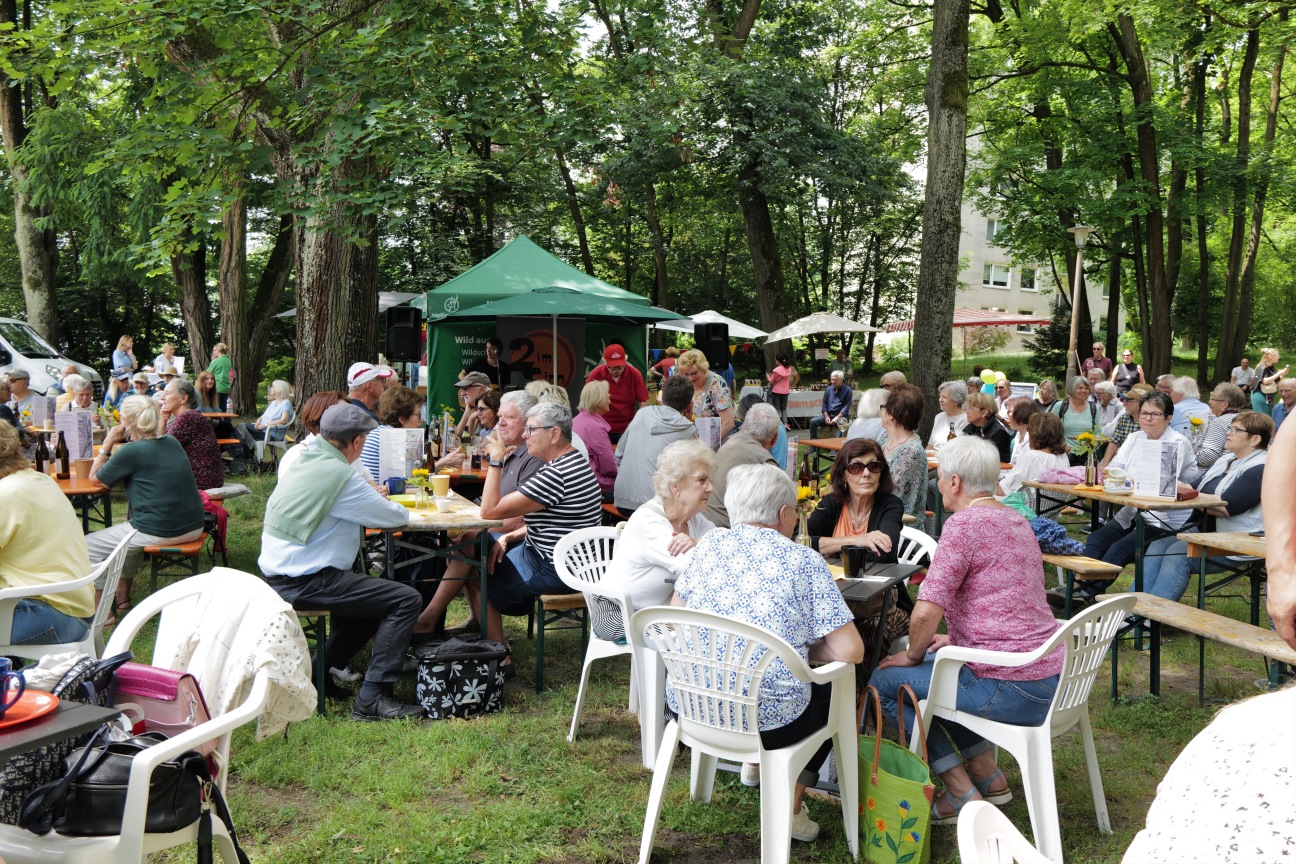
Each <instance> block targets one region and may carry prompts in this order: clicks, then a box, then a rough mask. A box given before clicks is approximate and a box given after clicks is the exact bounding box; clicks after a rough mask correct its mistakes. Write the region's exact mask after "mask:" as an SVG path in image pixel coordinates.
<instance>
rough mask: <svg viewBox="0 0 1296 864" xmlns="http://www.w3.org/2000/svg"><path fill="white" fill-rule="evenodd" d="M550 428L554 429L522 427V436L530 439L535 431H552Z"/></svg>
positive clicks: (548, 427) (547, 427)
mask: <svg viewBox="0 0 1296 864" xmlns="http://www.w3.org/2000/svg"><path fill="white" fill-rule="evenodd" d="M552 428H554V427H553V426H523V427H522V434H523V435H525V436H526V437H528V438H530V437H531V436H532V435H534V434H535V433H536V431H537V430H540V429H552Z"/></svg>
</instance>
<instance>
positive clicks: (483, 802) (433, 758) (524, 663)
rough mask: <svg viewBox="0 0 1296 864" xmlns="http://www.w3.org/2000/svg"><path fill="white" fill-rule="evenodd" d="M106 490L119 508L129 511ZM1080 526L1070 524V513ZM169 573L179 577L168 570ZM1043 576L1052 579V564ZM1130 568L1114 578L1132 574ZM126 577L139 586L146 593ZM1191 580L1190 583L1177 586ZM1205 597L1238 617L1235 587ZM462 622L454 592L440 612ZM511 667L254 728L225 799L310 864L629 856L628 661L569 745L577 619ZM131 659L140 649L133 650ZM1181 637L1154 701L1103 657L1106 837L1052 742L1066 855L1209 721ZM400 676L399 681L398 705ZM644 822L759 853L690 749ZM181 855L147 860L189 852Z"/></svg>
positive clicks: (1061, 749) (1096, 704)
mask: <svg viewBox="0 0 1296 864" xmlns="http://www.w3.org/2000/svg"><path fill="white" fill-rule="evenodd" d="M243 480H244V481H245V482H246V483H247V485H248V486H249V487H250V488H252V490H253V494H252V495H248V496H244V497H242V498H239V499H236V500H234V501H231V502H229V504H228V509H229V511H230V514H231V521H230V529H229V537H230V565H231V566H232V567H236V568H238V569H241V570H246V571H249V572H253V573H255V572H256V556H257V552H258V548H259V543H260V530H261V516H262V513H263V510H264V503H265V498H266V496H267V495H268V493H269V491H270V488H271V486H272V481H271V480H269V479H262V478H258V477H252V478H243ZM123 510H124V507H123V505H122V504H121V502H120V501H119V502H118V518H125V514H124V512H123ZM1077 524H1078V523H1077ZM172 578H178V577H172ZM1049 578H1050V580H1052V578H1053V576H1052V575H1051V574H1050V576H1049ZM1130 578H1131V576H1130V574H1129V572H1127V574H1126V575H1125V577H1124V578H1123V579H1122V580H1121V582H1119V583H1117V585H1118V587H1119V588H1124V587H1126V586H1127V585H1128V582H1129V580H1130ZM147 584H148V582H147V576H146V575H144V574H142V575H141V577H140V580H139V581H137V582H136V588H135V591H136V598H137V599H138V597H139V596H140V593H141V592H142V591H144V590H147ZM1188 590H1189V592H1190V595H1189V596H1191V592H1193V591H1195V590H1196V588H1195V586H1190V587H1189V589H1188ZM1211 608H1212V609H1214V610H1215V611H1222V612H1225V613H1227V614H1229V615H1231V616H1233V617H1236V618H1239V619H1243V620H1245V615H1246V611H1245V609H1246V606H1245V603H1244V602H1243V601H1242V600H1216V601H1213V603H1212V606H1211ZM464 617H466V609H465V608H464V607H463V605H462V601H458V604H457V606H455V607H452V609H451V611H450V614H449V616H448V619H449V620H450V621H451V622H454V621H459V620H462V619H463V618H464ZM510 638H511V640H512V647H513V650H514V653H515V656H516V658H517V662H518V663H519V666H520V669H519V675H518V677H517V678H516V679H515V680H513V681H511V682H509V684H508V686H507V690H506V708H505V710H504V711H503V712H502V713H499V714H496V715H492V716H490V717H487V718H483V719H479V720H474V721H459V720H452V721H442V722H412V723H406V722H400V723H356V722H353V721H351V720H349V719H347V709H348V708H349V705H348V704H347V703H344V702H332V703H330V704H329V711H328V715H327V716H325V717H318V716H316V717H313V718H312V719H310V720H308V721H306V722H303V723H299V724H295V725H293V726H291V727H289V729H288V730H287V732H286V733H284V734H281V735H277V736H274V737H272V738H269V739H267V740H265V741H260V742H258V741H256V740H255V739H254V735H253V730H254V727H253V726H248V727H244V728H243V729H240V730H239V731H238V732H237V733H236V734H235V738H234V743H233V745H232V749H231V753H232V757H233V758H232V763H233V764H232V770H231V774H230V784H229V799H230V806H231V808H232V810H233V813H234V819H235V822H236V824H237V826H238V828H239V831H240V833H241V835H242V840H243V844H244V846H245V848H246V849H247V851H248V853H249V855H250V856H251V858H252V860H253V861H266V862H282V864H299V862H300V864H307V862H309V864H324V862H463V861H490V862H532V861H557V862H573V864H574V862H623V861H634V860H636V859H637V855H638V846H639V837H640V829H641V827H642V824H643V816H644V809H645V806H646V804H647V798H648V787H649V783H650V780H651V775H650V774H649V772H647V771H645V770H644V769H643V768H641V766H640V755H639V729H638V722H637V720H636V718H635V717H634V715H632V714H630V713H629V711H628V710H627V707H626V696H627V686H628V682H629V659H628V658H624V657H620V658H615V659H612V660H605V661H601V663H599V664H598V665H596V666H595V667H594V672H593V675H592V686H591V692H590V693H589V695H588V696H587V699H586V703H585V711H584V719H583V723H582V726H581V729H580V732H579V735H578V737H577V740H576V743H575V744H571V745H569V744H568V743H567V742H566V734H567V728H568V724H569V723H570V721H571V711H572V706H573V704H574V702H575V697H576V684H577V682H578V679H579V675H580V659H581V658H580V642H579V635H578V634H577V633H575V632H565V633H564V632H558V633H555V634H553V635H552V637H547V638H546V642H547V650H546V670H545V680H546V682H547V683H548V685H549V688H550V689H548V690H546V691H545V692H544V693H542V694H540V695H537V694H536V693H535V692H534V684H533V679H532V677H531V676H532V672H533V670H534V642H531V641H528V640H527V639H526V622H525V621H524V620H523V619H511V632H510ZM137 654H145V655H146V654H147V652H146V651H144V652H140V651H137ZM1206 655H1207V697H1208V699H1216V700H1223V701H1233V700H1236V699H1240V698H1244V697H1246V696H1248V695H1252V694H1254V693H1256V692H1258V691H1256V690H1255V688H1254V687H1253V685H1252V682H1253V681H1254V680H1255V679H1257V678H1260V677H1261V676H1262V675H1264V664H1263V662H1262V661H1261V660H1260V659H1259V658H1256V657H1253V656H1251V655H1247V654H1244V653H1242V652H1240V651H1234V650H1230V649H1225V648H1221V647H1219V646H1216V645H1213V644H1208V645H1207V650H1206ZM1196 657H1197V646H1196V642H1195V640H1193V639H1192V638H1189V637H1183V636H1181V637H1177V638H1173V639H1170V640H1169V642H1168V644H1167V646H1166V650H1165V651H1164V652H1163V666H1164V668H1163V673H1162V692H1163V694H1165V695H1163V696H1162V698H1161V699H1160V700H1159V701H1150V700H1143V701H1128V702H1119V703H1113V702H1112V701H1111V700H1110V698H1109V692H1108V689H1109V682H1110V666H1105V667H1104V670H1103V673H1102V674H1101V675H1100V677H1099V683H1098V686H1097V687H1095V690H1094V693H1093V696H1092V698H1091V700H1090V715H1091V718H1092V721H1093V727H1094V735H1095V738H1096V744H1097V748H1098V754H1099V760H1100V762H1101V765H1102V773H1103V782H1104V786H1105V790H1106V796H1107V802H1108V809H1109V811H1110V814H1111V821H1112V826H1113V828H1114V829H1115V835H1114V836H1107V835H1103V834H1099V833H1098V831H1097V828H1096V823H1095V821H1094V815H1093V805H1092V802H1091V799H1090V793H1089V788H1088V783H1087V779H1086V773H1085V767H1084V755H1083V752H1082V748H1081V746H1080V742H1079V739H1078V737H1077V736H1076V735H1075V734H1069V735H1067V736H1064V737H1063V738H1061V739H1059V740H1058V741H1057V742H1056V743H1055V747H1054V754H1055V761H1056V776H1057V791H1058V807H1059V812H1060V818H1061V828H1062V841H1063V848H1064V850H1065V855H1066V860H1067V861H1068V862H1116V861H1120V859H1121V856H1122V854H1123V852H1124V850H1125V847H1126V846H1127V845H1128V844H1129V842H1130V840H1131V838H1132V837H1133V835H1134V833H1135V832H1137V831H1138V830H1139V828H1141V827H1142V825H1143V820H1144V817H1145V815H1146V813H1147V808H1148V805H1149V803H1150V802H1151V800H1152V797H1153V795H1154V794H1155V791H1156V785H1157V783H1158V781H1159V780H1160V779H1161V777H1162V776H1163V775H1164V774H1165V771H1166V769H1167V768H1168V767H1169V764H1170V762H1171V761H1172V760H1173V759H1174V758H1175V756H1176V755H1177V754H1178V753H1179V751H1180V750H1181V749H1182V748H1183V746H1184V745H1185V744H1186V743H1187V742H1188V740H1189V739H1190V738H1192V736H1193V735H1194V734H1196V733H1197V732H1198V731H1199V730H1200V729H1201V728H1202V727H1204V726H1205V725H1206V723H1208V722H1209V720H1210V718H1211V716H1212V714H1213V713H1214V711H1215V710H1216V708H1217V707H1218V705H1208V706H1207V707H1204V708H1203V707H1198V705H1197V695H1196ZM1147 666H1148V661H1147V653H1146V652H1142V653H1141V654H1135V653H1134V652H1133V651H1132V650H1129V649H1128V648H1126V650H1122V651H1121V654H1120V679H1121V680H1120V686H1121V692H1122V693H1123V694H1125V695H1126V696H1138V695H1140V694H1143V693H1146V692H1147ZM412 677H413V676H409V680H407V681H403V682H402V683H401V685H400V688H399V690H398V694H399V695H401V696H403V697H404V698H406V699H409V700H411V701H412V699H413V681H412ZM1002 765H1003V768H1004V770H1005V773H1006V774H1007V775H1008V776H1009V780H1010V782H1011V783H1012V785H1013V788H1014V789H1015V790H1016V792H1017V795H1018V800H1016V801H1014V802H1013V803H1012V804H1010V805H1008V806H1007V807H1006V810H1005V812H1006V813H1007V814H1008V816H1009V817H1010V818H1011V819H1012V820H1013V822H1014V823H1015V824H1016V825H1017V826H1018V827H1019V828H1020V829H1021V830H1022V831H1023V833H1026V834H1027V836H1029V828H1030V820H1029V816H1028V814H1027V811H1026V806H1025V804H1024V802H1023V801H1022V800H1021V799H1020V793H1021V783H1020V777H1019V775H1018V772H1017V770H1016V765H1015V763H1014V762H1013V761H1012V759H1011V758H1010V757H1006V756H1005V758H1003V759H1002ZM837 812H838V811H837V810H836V807H835V805H830V804H827V803H824V802H814V803H812V805H811V813H812V815H813V816H814V818H815V819H816V820H817V821H818V822H819V823H820V825H821V826H822V833H821V835H820V839H819V840H818V842H815V843H811V844H803V843H794V844H793V846H794V848H793V856H794V859H795V860H798V861H849V860H850V856H849V852H848V849H847V845H846V842H845V839H844V837H843V833H842V828H841V824H840V820H839V818H837V817H836V815H835V814H836V813H837ZM661 824H662V827H661V830H660V831H659V833H658V838H657V845H656V852H655V857H654V860H655V861H672V862H699V864H700V862H706V864H713V862H732V861H757V860H759V857H760V838H759V824H760V812H759V793H758V790H754V789H748V788H745V787H744V786H742V785H741V784H740V783H739V781H738V777H737V775H736V774H730V773H724V772H722V773H721V774H720V777H719V778H718V781H717V784H716V792H715V796H714V799H713V801H712V803H711V804H710V805H702V804H695V803H692V802H690V801H689V800H688V758H687V756H681V757H680V758H678V759H677V761H676V763H675V769H674V772H673V773H672V776H671V785H670V787H669V790H668V795H667V802H666V806H665V807H664V809H663V814H662V823H661ZM192 854H193V853H192V850H189V849H184V848H182V849H180V850H173V851H172V852H171V853H169V854H168V855H166V856H162V857H160V858H159V860H165V861H176V862H179V861H189V860H190V859H191V856H192ZM955 860H957V845H956V839H955V829H954V828H952V827H950V828H937V829H934V830H933V849H932V861H933V862H943V861H955Z"/></svg>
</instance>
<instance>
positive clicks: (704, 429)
mask: <svg viewBox="0 0 1296 864" xmlns="http://www.w3.org/2000/svg"><path fill="white" fill-rule="evenodd" d="M693 425H695V426H697V432H698V439H699V440H701V442H702V443H703V444H705V445H707V446H708V447H710V448H711V449H712V450H719V449H720V418H719V417H697V418H695V419H694V420H693Z"/></svg>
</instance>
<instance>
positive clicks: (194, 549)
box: [144, 533, 214, 593]
mask: <svg viewBox="0 0 1296 864" xmlns="http://www.w3.org/2000/svg"><path fill="white" fill-rule="evenodd" d="M206 542H207V534H206V533H204V534H203V535H202V536H201V537H199V538H198V539H197V540H190V541H189V542H188V543H178V544H176V545H174V546H145V547H144V554H145V555H147V556H148V557H149V564H150V567H149V570H150V574H151V575H152V583H153V587H152V591H157V579H158V571H160V570H161V569H162V568H163V567H165V566H166V565H168V564H171V563H174V562H176V561H184V560H187V561H188V562H189V575H190V576H197V575H198V565H199V564H201V563H202V550H203V544H204V543H206ZM213 563H214V562H213ZM150 593H151V592H150Z"/></svg>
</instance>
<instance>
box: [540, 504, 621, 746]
mask: <svg viewBox="0 0 1296 864" xmlns="http://www.w3.org/2000/svg"><path fill="white" fill-rule="evenodd" d="M620 534H621V529H620V528H581V529H579V530H577V531H573V532H571V533H570V534H567V535H566V536H564V537H563V538H562V539H561V540H559V541H558V543H557V544H556V545H555V546H554V554H553V562H554V571H555V572H556V573H557V574H558V578H559V579H561V580H562V582H563V584H564V585H566V586H567V587H568V588H570V589H572V590H573V591H579V592H581V594H582V595H584V597H585V608H586V609H587V610H588V612H589V615H590V619H591V627H590V638H589V644H588V645H587V646H586V648H585V662H584V664H583V665H582V666H581V679H580V688H579V689H578V690H577V691H576V710H575V711H574V712H572V722H571V729H570V730H569V731H568V733H567V741H568V742H572V741H575V740H576V730H577V729H578V728H579V727H580V715H581V708H582V707H583V706H584V704H585V688H586V687H587V686H588V685H589V672H590V666H591V665H592V664H593V663H594V661H595V660H602V659H603V658H605V657H617V656H620V655H622V654H629V655H630V710H631V711H635V710H637V708H638V705H639V696H638V683H637V679H636V674H635V662H634V653H633V651H632V649H631V647H630V644H629V643H628V642H614V641H611V640H609V639H603V638H600V637H599V635H598V634H597V633H595V632H594V628H593V626H592V624H593V617H594V613H595V610H596V609H598V604H597V603H595V601H594V600H593V598H594V597H606V598H607V599H608V600H611V601H612V602H613V603H615V604H616V605H617V608H618V609H619V610H620V613H621V621H622V626H623V627H624V626H627V625H626V624H625V623H624V622H627V621H629V620H630V615H631V613H632V612H633V611H634V610H632V609H630V606H629V603H628V602H627V601H626V597H625V592H623V591H621V590H620V589H619V588H618V587H616V586H614V585H611V584H609V583H607V582H604V581H603V576H604V575H605V574H606V573H607V569H608V566H609V565H610V564H611V563H612V555H613V550H614V549H615V547H616V540H617V537H618V536H619V535H620Z"/></svg>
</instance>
